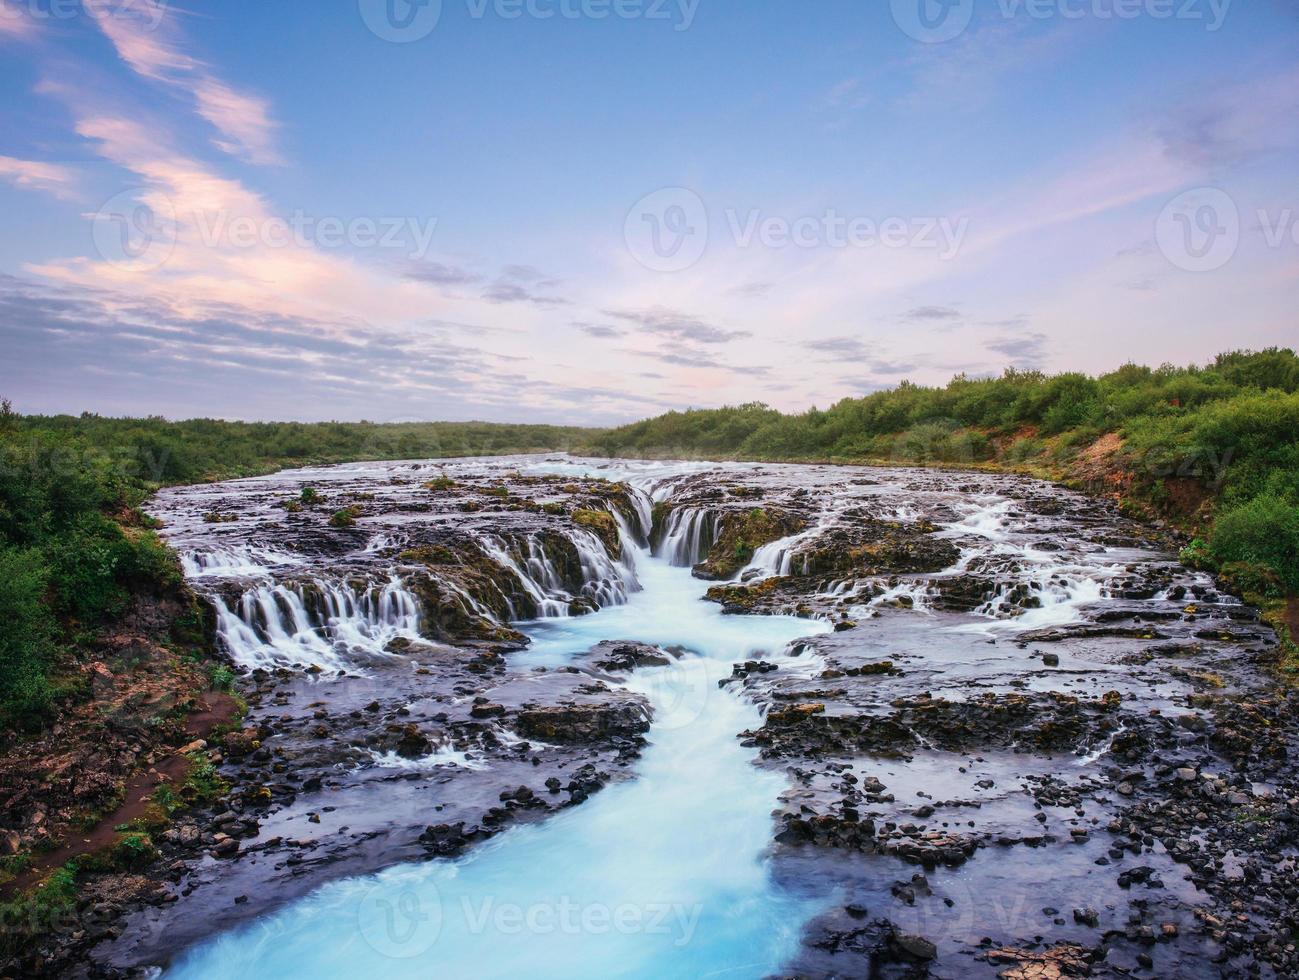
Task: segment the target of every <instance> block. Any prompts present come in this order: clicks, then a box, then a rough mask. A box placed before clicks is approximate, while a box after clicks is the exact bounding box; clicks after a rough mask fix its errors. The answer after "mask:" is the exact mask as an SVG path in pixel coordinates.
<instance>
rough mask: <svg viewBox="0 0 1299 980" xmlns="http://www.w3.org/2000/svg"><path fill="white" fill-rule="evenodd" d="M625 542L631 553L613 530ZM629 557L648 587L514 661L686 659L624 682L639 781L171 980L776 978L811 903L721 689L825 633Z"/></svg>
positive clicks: (550, 631) (327, 907)
mask: <svg viewBox="0 0 1299 980" xmlns="http://www.w3.org/2000/svg"><path fill="white" fill-rule="evenodd" d="M696 526H697V525H696ZM685 533H687V534H689V535H693V534H694V533H695V531H694V530H693V529H692V530H690V531H688V532H685ZM623 547H624V550H628V549H635V548H636V545H635V543H634V541H633V540H632V539H631V538H630V537H624V540H623ZM635 561H636V565H637V567H638V568H639V569H640V574H641V580H642V582H643V584H644V586H645V587H644V589H643V590H642V591H639V592H635V593H632V594H630V595H629V596H628V598H627V601H626V602H624V603H623V604H621V605H615V606H609V607H607V608H604V609H602V610H601V611H600V612H598V613H595V614H593V615H590V616H585V617H573V618H562V619H547V620H540V621H537V622H536V623H534V624H532V625H530V626H525V629H526V630H527V632H528V633H529V635H530V636H531V638H532V640H533V643H532V646H531V647H530V648H529V650H528V651H527V652H526V653H524V654H521V655H518V656H517V657H516V661H517V666H519V667H520V668H524V669H526V668H528V667H529V666H538V667H540V666H556V665H562V664H564V663H566V662H568V660H569V658H571V657H572V656H574V655H575V654H578V653H580V652H582V651H585V650H587V649H589V648H590V647H591V646H592V645H593V644H595V643H597V642H599V641H600V640H603V639H607V638H609V637H624V638H632V639H636V640H640V641H642V642H647V643H653V644H657V645H659V646H661V647H664V648H673V649H684V650H686V651H689V652H687V653H684V654H683V655H682V657H681V659H680V660H678V661H677V662H675V663H673V664H672V665H670V666H667V667H658V668H650V669H643V670H641V671H638V672H637V673H636V674H634V675H633V676H632V678H631V679H630V680H629V681H628V682H627V686H628V687H629V689H631V690H633V691H636V692H639V693H641V694H644V695H645V696H646V697H647V698H648V700H649V702H650V704H651V706H652V708H653V712H654V721H653V727H652V728H651V731H650V733H649V736H648V741H649V743H650V744H649V747H648V749H647V750H646V751H645V753H644V755H643V758H642V760H641V762H640V763H639V764H638V778H637V779H636V780H634V781H632V782H629V783H623V784H620V785H617V786H614V787H611V788H609V789H607V790H605V791H604V792H602V793H600V794H599V795H597V796H596V797H594V798H593V799H592V800H591V801H590V802H588V803H587V804H585V805H584V806H582V807H580V808H577V809H575V810H572V811H568V812H567V813H564V814H562V815H560V816H557V817H555V818H553V819H551V820H550V821H548V822H546V823H544V824H541V825H537V826H525V827H518V828H515V829H512V830H510V831H508V832H507V833H505V834H503V835H502V836H501V837H499V838H497V839H496V840H494V841H492V842H490V843H488V844H487V845H485V846H484V847H482V848H480V849H478V850H477V851H475V852H473V853H471V854H470V855H469V856H468V857H465V858H463V859H460V860H457V861H452V862H448V861H430V862H426V863H422V864H415V865H406V866H401V867H397V868H392V869H390V870H388V871H385V872H382V873H380V874H378V875H375V876H371V877H366V878H354V879H348V880H345V881H340V882H336V883H333V884H329V885H326V886H324V887H323V888H321V889H319V890H318V891H316V892H315V893H313V894H312V895H310V896H308V897H306V898H305V899H303V900H301V901H298V902H296V903H294V904H293V905H290V906H289V907H287V908H285V909H283V910H282V911H280V912H279V913H277V914H275V915H274V916H273V917H272V918H271V919H270V920H268V921H264V922H261V923H258V924H255V925H252V926H250V927H245V928H242V929H240V930H237V931H235V932H232V933H229V934H226V935H224V936H221V937H219V938H217V939H216V940H214V941H212V942H209V943H207V944H205V945H203V946H201V947H198V948H196V949H194V950H192V951H191V952H189V953H188V954H186V955H185V956H184V957H182V958H181V960H180V961H179V962H177V963H176V964H175V965H174V966H173V967H172V968H171V969H170V970H169V971H168V972H167V976H168V977H174V978H189V977H217V976H230V975H238V976H241V977H244V978H256V977H281V976H285V975H290V974H293V975H305V974H311V975H315V976H360V975H366V974H377V975H382V976H385V977H426V976H429V975H430V971H434V972H435V973H436V974H437V975H445V976H468V975H487V976H515V975H524V974H526V975H529V976H535V977H542V978H549V977H555V978H559V977H571V976H574V975H576V974H582V975H587V976H620V977H646V978H651V977H652V978H658V977H664V976H708V975H720V974H722V973H731V972H738V973H740V974H743V975H749V976H762V975H766V974H769V973H772V972H774V971H776V970H778V969H779V968H780V966H781V964H782V963H784V962H786V961H787V960H788V958H789V956H790V955H791V954H792V953H793V951H794V950H795V949H796V948H797V944H798V937H799V934H800V931H801V928H802V925H803V923H804V922H805V921H807V919H808V918H809V917H810V916H811V915H813V914H814V913H815V912H816V911H817V908H816V907H815V906H813V905H811V904H809V903H808V902H806V901H803V900H797V899H795V898H793V897H792V896H789V895H787V894H785V893H784V892H782V891H781V889H779V888H778V887H777V886H776V885H775V884H774V883H773V882H772V880H771V878H770V874H769V869H768V867H767V864H766V862H765V859H764V854H765V852H766V849H767V847H768V844H769V841H770V835H771V810H772V807H773V806H774V805H775V803H776V801H777V797H778V796H779V794H780V792H781V791H782V789H783V788H784V787H785V785H786V783H785V780H784V778H783V777H781V776H779V775H777V774H774V773H771V772H764V771H761V770H758V769H756V768H755V767H754V766H753V765H752V760H753V755H754V753H753V750H751V749H746V748H743V747H741V746H740V745H739V743H738V741H737V740H736V738H735V735H736V733H737V732H739V731H741V730H743V729H744V728H748V727H753V726H755V725H758V724H760V722H761V718H760V716H759V713H758V711H757V709H756V708H755V707H754V706H753V705H752V704H750V703H749V702H747V701H745V700H743V699H742V698H741V697H739V696H737V695H735V694H732V693H730V691H729V690H726V689H722V688H719V685H718V681H719V680H721V679H723V678H724V677H726V676H728V675H729V673H730V668H731V664H732V662H734V661H737V660H744V659H747V658H752V657H761V658H763V659H765V660H770V661H774V662H776V663H780V664H783V665H785V667H786V668H788V669H806V667H804V665H803V663H802V661H806V660H807V657H806V655H805V656H804V657H803V658H802V660H800V659H799V658H795V657H794V656H793V655H792V654H791V653H790V652H789V647H790V646H791V644H792V643H793V641H794V640H796V639H798V638H799V637H802V636H806V635H808V634H809V633H817V632H824V631H825V630H827V629H828V628H829V627H828V626H827V625H825V624H822V623H817V622H810V621H807V620H800V619H793V618H788V617H779V616H764V617H744V616H725V615H723V614H722V612H721V610H720V609H719V608H718V607H717V606H716V605H714V604H712V603H705V602H702V601H701V599H702V595H703V591H704V589H705V587H706V586H705V583H701V582H698V581H696V580H695V579H693V578H692V577H691V576H690V574H689V572H688V571H686V570H685V569H684V568H681V567H674V566H673V565H672V564H670V563H669V561H668V560H667V558H666V556H665V557H661V558H654V557H652V556H650V555H649V553H648V552H647V551H640V552H639V554H638V555H637V556H636V560H635ZM538 584H540V583H538ZM435 754H436V753H435ZM438 758H439V761H440V762H445V761H447V760H446V759H445V758H443V757H442V756H439V757H438ZM384 761H385V762H388V761H389V760H386V759H385V760H384ZM390 764H392V765H403V766H405V765H420V764H422V763H421V762H416V763H398V762H396V761H391V762H390Z"/></svg>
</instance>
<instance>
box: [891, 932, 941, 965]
mask: <svg viewBox="0 0 1299 980" xmlns="http://www.w3.org/2000/svg"><path fill="white" fill-rule="evenodd" d="M893 945H894V946H896V947H897V948H898V949H900V950H901V951H902V952H904V953H906V954H907V955H908V956H913V957H915V958H916V959H918V960H926V961H927V960H932V959H935V958H936V957H937V956H938V947H937V946H935V945H934V944H933V943H932V942H930V941H929V940H928V939H926V938H925V937H924V936H913V935H911V934H910V933H905V932H895V933H894V934H893Z"/></svg>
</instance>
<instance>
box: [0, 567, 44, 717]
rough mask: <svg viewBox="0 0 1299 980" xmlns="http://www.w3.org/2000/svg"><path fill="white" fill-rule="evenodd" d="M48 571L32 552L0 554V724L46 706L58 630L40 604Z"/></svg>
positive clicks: (42, 602)
mask: <svg viewBox="0 0 1299 980" xmlns="http://www.w3.org/2000/svg"><path fill="white" fill-rule="evenodd" d="M49 578H50V570H49V567H48V566H47V565H46V564H45V562H44V560H43V559H42V557H41V555H40V553H39V552H37V551H35V550H34V549H29V550H21V549H17V548H0V718H2V719H5V720H10V721H17V720H21V719H23V718H25V717H27V716H30V715H33V714H36V713H38V712H39V711H41V710H42V709H43V708H44V707H45V705H46V704H47V703H48V701H49V697H50V688H49V684H48V682H47V681H46V679H45V675H46V670H47V669H48V666H49V663H50V658H51V656H52V655H53V651H54V638H55V635H56V630H57V624H56V622H55V619H54V616H53V613H52V612H51V610H50V608H49V606H48V604H47V603H46V601H45V594H46V590H47V588H48V586H49Z"/></svg>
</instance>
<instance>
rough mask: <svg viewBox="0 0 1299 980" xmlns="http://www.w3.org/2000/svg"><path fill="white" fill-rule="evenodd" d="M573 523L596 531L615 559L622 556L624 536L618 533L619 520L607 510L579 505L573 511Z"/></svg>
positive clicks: (605, 548)
mask: <svg viewBox="0 0 1299 980" xmlns="http://www.w3.org/2000/svg"><path fill="white" fill-rule="evenodd" d="M573 523H574V524H576V525H577V526H578V527H584V528H587V529H588V530H591V531H594V532H595V533H596V535H597V536H598V537H599V538H600V541H601V542H603V544H604V550H605V551H607V552H609V557H611V558H613V559H614V560H615V561H616V560H617V559H619V558H621V557H622V538H621V537H619V535H618V522H617V521H615V520H614V519H613V515H612V514H610V513H609V512H608V511H607V510H592V509H590V508H587V507H579V508H577V509H576V510H574V511H573Z"/></svg>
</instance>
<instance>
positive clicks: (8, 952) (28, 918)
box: [0, 862, 78, 957]
mask: <svg viewBox="0 0 1299 980" xmlns="http://www.w3.org/2000/svg"><path fill="white" fill-rule="evenodd" d="M77 875H78V866H77V865H76V864H75V863H73V862H69V863H68V864H66V865H64V866H63V867H61V868H59V869H57V870H56V871H54V872H53V873H52V874H51V875H50V876H49V877H48V878H46V879H45V881H43V882H41V883H40V884H39V885H37V886H36V887H35V888H33V889H31V890H30V891H27V892H25V893H23V894H21V895H16V896H14V897H13V898H11V899H9V900H7V901H4V902H0V954H3V955H4V956H6V957H9V956H15V955H20V954H21V953H23V952H24V951H25V950H28V949H30V946H31V942H32V940H33V939H36V938H39V937H41V936H44V935H47V934H49V933H50V932H52V931H54V929H56V928H57V927H58V926H59V925H61V924H63V923H65V922H67V921H68V920H69V919H70V918H71V916H72V915H73V914H74V913H75V912H76V908H77Z"/></svg>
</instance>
